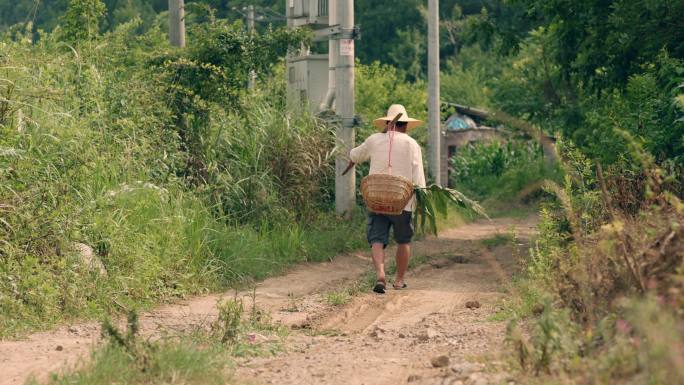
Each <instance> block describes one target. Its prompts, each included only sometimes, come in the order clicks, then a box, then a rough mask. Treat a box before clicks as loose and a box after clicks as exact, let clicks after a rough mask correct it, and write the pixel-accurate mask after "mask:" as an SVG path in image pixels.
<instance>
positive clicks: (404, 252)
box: [394, 243, 411, 287]
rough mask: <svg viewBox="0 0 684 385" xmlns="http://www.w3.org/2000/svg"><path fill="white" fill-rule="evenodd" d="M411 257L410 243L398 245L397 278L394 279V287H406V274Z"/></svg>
mask: <svg viewBox="0 0 684 385" xmlns="http://www.w3.org/2000/svg"><path fill="white" fill-rule="evenodd" d="M410 256H411V244H410V243H404V244H401V245H397V276H396V278H395V279H394V287H402V286H403V285H404V274H406V270H408V263H409V257H410Z"/></svg>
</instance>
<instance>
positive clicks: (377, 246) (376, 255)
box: [371, 243, 385, 282]
mask: <svg viewBox="0 0 684 385" xmlns="http://www.w3.org/2000/svg"><path fill="white" fill-rule="evenodd" d="M371 251H372V252H373V265H374V266H375V274H376V275H377V277H378V280H380V281H383V282H385V248H384V245H383V244H382V243H374V244H373V245H371Z"/></svg>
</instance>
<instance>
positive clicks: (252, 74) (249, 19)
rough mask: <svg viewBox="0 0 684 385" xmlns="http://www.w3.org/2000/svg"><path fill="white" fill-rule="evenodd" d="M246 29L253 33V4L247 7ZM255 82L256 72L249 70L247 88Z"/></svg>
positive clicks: (250, 87)
mask: <svg viewBox="0 0 684 385" xmlns="http://www.w3.org/2000/svg"><path fill="white" fill-rule="evenodd" d="M247 30H248V31H249V34H250V35H253V34H254V5H249V6H248V7H247ZM255 84H256V73H255V72H254V70H251V71H249V82H248V84H247V88H249V89H250V90H251V89H253V88H254V85H255Z"/></svg>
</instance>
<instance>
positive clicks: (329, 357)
mask: <svg viewBox="0 0 684 385" xmlns="http://www.w3.org/2000/svg"><path fill="white" fill-rule="evenodd" d="M534 225H535V219H534V218H528V219H526V220H521V221H516V220H511V219H498V220H495V221H493V222H476V223H474V224H470V225H468V226H463V227H461V228H458V229H454V230H450V231H447V232H444V233H442V234H441V235H440V237H439V238H433V239H429V240H425V241H421V242H417V243H416V244H415V247H414V251H415V254H417V255H432V256H434V255H440V256H442V257H440V258H437V259H431V260H430V261H429V263H427V264H424V265H422V266H419V267H418V268H416V269H414V270H413V271H411V272H409V274H408V276H407V282H408V284H409V289H408V290H398V291H397V290H389V291H388V292H387V294H386V295H377V294H374V293H370V292H369V293H365V294H362V295H359V296H356V297H354V298H353V299H352V300H351V302H350V303H348V304H346V305H345V306H343V307H338V308H331V307H327V308H325V309H323V310H322V312H323V314H317V315H314V316H312V317H311V318H312V319H315V322H314V323H313V324H312V325H311V328H312V329H311V330H310V331H308V332H295V333H293V335H291V336H290V338H289V340H288V342H287V344H286V346H287V353H285V354H281V355H279V356H276V357H268V358H255V359H248V360H244V361H242V362H240V365H239V367H238V369H237V371H236V378H237V379H238V383H249V384H293V385H294V384H314V383H315V384H319V383H320V384H352V385H361V384H374V385H375V384H393V385H394V384H402V383H407V382H409V381H410V382H411V384H464V383H465V384H478V385H479V384H490V383H491V384H498V383H504V384H507V380H508V378H507V376H506V374H505V373H498V374H485V373H483V372H482V371H483V369H484V367H481V366H478V365H477V364H471V363H469V362H472V361H478V360H490V359H492V357H496V355H497V353H499V352H500V351H501V344H502V342H503V340H504V334H505V323H504V322H497V321H492V320H491V316H492V315H494V314H495V313H496V312H497V310H498V309H497V307H498V303H499V301H500V300H501V299H502V298H503V297H505V295H506V294H505V287H506V284H507V283H508V277H509V276H510V273H511V272H512V271H513V269H514V267H515V264H516V261H515V258H514V255H515V254H516V253H517V252H521V250H517V251H515V252H514V250H513V248H514V247H516V246H513V245H511V244H507V245H504V246H498V247H494V248H493V250H491V251H490V250H488V249H487V248H486V247H484V246H483V245H482V243H481V242H479V240H481V239H484V238H490V237H492V236H494V235H496V234H502V233H504V234H505V233H507V232H508V231H510V230H511V229H512V228H511V226H512V227H514V228H515V232H516V233H517V236H518V237H519V238H520V239H528V238H529V237H530V236H532V235H533V233H534ZM388 255H391V254H389V253H388ZM467 301H477V302H479V303H480V304H481V307H480V308H477V309H467V308H466V306H465V303H466V302H467ZM320 311H321V310H320V309H319V312H320ZM439 356H446V357H448V359H449V362H450V363H449V364H448V365H446V366H444V367H439V368H435V367H433V365H432V363H431V359H432V358H436V357H439ZM490 364H491V363H490ZM468 365H470V366H468ZM491 366H492V365H490V367H491ZM494 366H497V365H494ZM473 368H475V369H473ZM478 381H479V382H478Z"/></svg>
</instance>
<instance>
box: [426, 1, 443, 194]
mask: <svg viewBox="0 0 684 385" xmlns="http://www.w3.org/2000/svg"><path fill="white" fill-rule="evenodd" d="M427 22H428V134H429V135H428V165H429V167H428V171H429V173H430V175H432V179H433V180H434V181H435V184H437V185H438V186H441V185H442V180H441V179H442V178H441V173H440V170H439V168H440V156H439V152H440V150H441V147H442V146H441V139H442V122H441V117H440V113H439V0H428V20H427Z"/></svg>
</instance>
